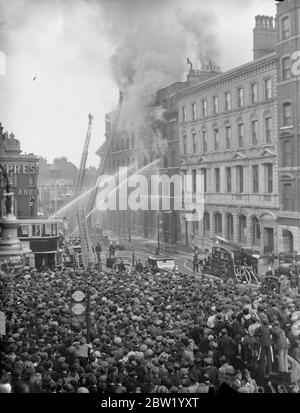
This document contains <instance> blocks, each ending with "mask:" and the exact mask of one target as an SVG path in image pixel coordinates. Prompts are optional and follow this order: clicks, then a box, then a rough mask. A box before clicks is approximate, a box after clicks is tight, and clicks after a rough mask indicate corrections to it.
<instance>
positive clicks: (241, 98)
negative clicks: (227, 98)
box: [238, 87, 244, 108]
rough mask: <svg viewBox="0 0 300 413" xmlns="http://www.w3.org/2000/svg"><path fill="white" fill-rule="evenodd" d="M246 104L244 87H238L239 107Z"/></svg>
mask: <svg viewBox="0 0 300 413" xmlns="http://www.w3.org/2000/svg"><path fill="white" fill-rule="evenodd" d="M242 106H244V88H242V87H239V88H238V107H239V108H241V107H242Z"/></svg>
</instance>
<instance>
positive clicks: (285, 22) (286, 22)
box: [281, 17, 291, 40]
mask: <svg viewBox="0 0 300 413" xmlns="http://www.w3.org/2000/svg"><path fill="white" fill-rule="evenodd" d="M290 30H291V29H290V18H289V17H284V18H283V19H282V20H281V39H282V40H286V39H288V38H289V37H290Z"/></svg>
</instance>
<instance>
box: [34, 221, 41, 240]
mask: <svg viewBox="0 0 300 413" xmlns="http://www.w3.org/2000/svg"><path fill="white" fill-rule="evenodd" d="M32 236H33V237H40V236H41V225H40V224H33V225H32Z"/></svg>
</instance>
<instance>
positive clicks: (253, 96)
mask: <svg viewBox="0 0 300 413" xmlns="http://www.w3.org/2000/svg"><path fill="white" fill-rule="evenodd" d="M257 96H258V90H257V83H252V84H251V103H256V102H257Z"/></svg>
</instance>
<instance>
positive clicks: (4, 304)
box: [0, 269, 300, 393]
mask: <svg viewBox="0 0 300 413" xmlns="http://www.w3.org/2000/svg"><path fill="white" fill-rule="evenodd" d="M86 288H88V289H89V291H90V295H91V302H90V304H91V306H90V319H89V326H90V342H88V341H89V340H87V338H88V337H87V333H88V332H87V322H86V321H87V320H86V319H85V318H84V317H83V318H81V319H80V318H78V317H76V316H71V313H70V302H71V294H72V292H73V291H74V290H77V289H82V290H84V289H86ZM2 289H3V297H2V299H1V308H0V309H1V311H3V312H4V313H5V314H6V335H5V336H3V337H2V338H1V376H0V392H13V393H26V392H33V393H40V392H42V393H126V392H128V393H139V392H145V393H166V392H170V393H186V392H190V393H206V392H209V391H218V389H220V386H222V383H225V385H227V386H229V387H231V388H232V389H233V390H236V391H238V392H244V393H258V392H300V387H299V384H300V345H299V344H300V340H299V339H298V337H297V334H295V331H294V329H293V328H292V327H293V323H294V318H293V317H295V316H297V311H298V310H300V298H298V297H297V296H293V297H290V296H288V295H278V294H275V293H272V294H269V295H266V294H265V295H262V294H261V293H260V292H259V291H258V290H254V289H251V288H250V287H247V286H243V285H233V284H230V283H228V284H224V283H221V282H219V281H218V280H215V279H212V278H207V277H202V276H201V275H198V274H197V276H191V275H187V274H181V273H172V274H171V273H167V274H159V273H158V274H152V273H151V272H149V271H146V270H145V271H141V272H138V271H132V272H131V273H126V272H116V271H110V270H107V271H90V272H83V271H75V270H71V269H64V270H56V271H47V272H44V273H37V272H32V273H31V274H30V273H26V274H24V275H22V276H21V277H20V278H17V279H16V280H14V281H12V282H10V283H8V284H7V285H3V286H2Z"/></svg>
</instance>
